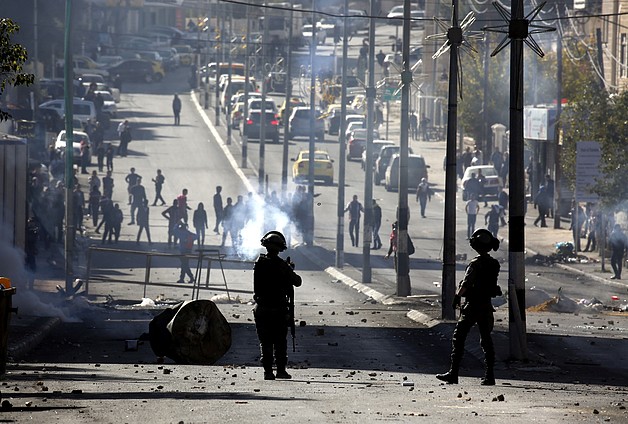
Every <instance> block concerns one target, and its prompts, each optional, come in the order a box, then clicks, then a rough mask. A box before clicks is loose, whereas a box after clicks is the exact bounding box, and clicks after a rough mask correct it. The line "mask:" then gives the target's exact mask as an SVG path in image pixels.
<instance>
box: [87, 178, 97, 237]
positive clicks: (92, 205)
mask: <svg viewBox="0 0 628 424" xmlns="http://www.w3.org/2000/svg"><path fill="white" fill-rule="evenodd" d="M88 203H89V213H90V215H91V217H92V223H93V224H94V227H96V226H97V225H98V211H99V210H100V190H98V189H97V188H96V187H94V189H93V190H92V191H91V193H89V201H88Z"/></svg>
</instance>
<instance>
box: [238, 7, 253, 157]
mask: <svg viewBox="0 0 628 424" xmlns="http://www.w3.org/2000/svg"><path fill="white" fill-rule="evenodd" d="M250 38H251V15H250V10H249V6H246V54H245V56H244V64H245V66H244V87H246V88H245V90H244V107H243V108H242V116H241V117H240V122H241V125H242V127H241V132H240V134H241V135H242V165H241V166H242V168H246V167H247V163H248V154H249V153H248V151H249V137H248V136H247V135H246V134H244V125H245V123H244V120H245V119H246V118H247V117H248V116H249V90H248V87H249V83H250V77H249V68H250V67H249V61H250V53H251V45H250V44H251V39H250Z"/></svg>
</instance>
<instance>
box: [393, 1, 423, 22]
mask: <svg viewBox="0 0 628 424" xmlns="http://www.w3.org/2000/svg"><path fill="white" fill-rule="evenodd" d="M386 17H387V18H388V23H389V24H391V25H403V5H398V6H394V7H393V8H392V9H390V12H388V15H386ZM423 18H425V12H424V11H422V10H419V9H411V10H410V19H411V21H410V24H411V26H414V27H423V26H424V23H423V20H422V19H423Z"/></svg>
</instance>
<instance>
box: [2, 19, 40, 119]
mask: <svg viewBox="0 0 628 424" xmlns="http://www.w3.org/2000/svg"><path fill="white" fill-rule="evenodd" d="M19 29H20V28H19V26H18V25H17V24H16V23H14V22H13V21H12V20H11V19H9V18H1V19H0V96H1V95H2V93H4V90H5V89H6V87H7V85H12V86H14V87H16V86H20V85H31V84H32V83H33V81H34V79H35V76H34V75H33V74H27V73H23V72H22V68H23V64H24V62H25V61H26V60H27V59H28V53H27V52H26V49H25V48H24V47H23V46H21V45H20V44H12V43H11V35H12V34H14V33H16V32H18V31H19ZM9 118H11V115H9V113H8V112H5V111H3V110H0V121H6V120H7V119H9Z"/></svg>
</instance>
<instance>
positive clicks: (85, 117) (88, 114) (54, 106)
mask: <svg viewBox="0 0 628 424" xmlns="http://www.w3.org/2000/svg"><path fill="white" fill-rule="evenodd" d="M39 109H48V110H54V111H55V112H56V113H57V114H58V115H59V118H60V119H63V118H64V117H65V100H63V99H56V100H49V101H47V102H44V103H42V104H40V105H39ZM72 115H73V117H74V119H78V120H79V121H81V123H82V124H83V125H84V124H86V123H87V121H89V120H90V119H94V120H96V106H94V103H93V102H90V101H89V100H81V99H78V98H75V99H74V101H73V105H72Z"/></svg>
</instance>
